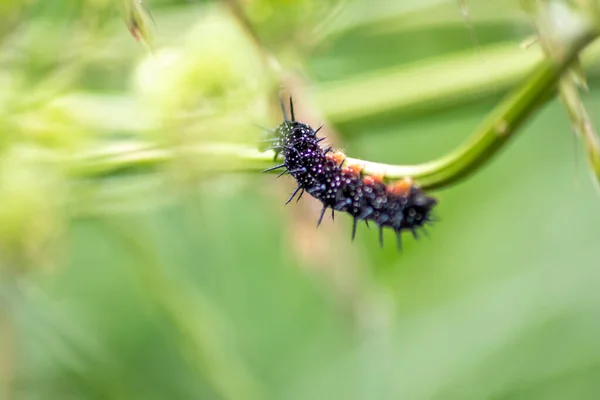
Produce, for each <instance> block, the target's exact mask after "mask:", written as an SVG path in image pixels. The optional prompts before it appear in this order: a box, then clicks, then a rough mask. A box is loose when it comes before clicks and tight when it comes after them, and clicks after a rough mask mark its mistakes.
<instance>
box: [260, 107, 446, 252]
mask: <svg viewBox="0 0 600 400" xmlns="http://www.w3.org/2000/svg"><path fill="white" fill-rule="evenodd" d="M281 109H282V112H283V118H284V122H283V123H281V125H279V126H278V127H277V129H275V131H273V132H272V134H273V136H274V137H272V138H270V139H268V140H267V141H268V142H272V144H271V146H270V147H268V148H266V149H265V150H267V149H272V150H274V151H275V158H274V160H275V159H277V156H278V155H279V154H282V155H283V158H284V162H283V163H282V164H279V165H276V166H274V167H272V168H268V169H266V170H265V171H264V172H267V171H273V170H277V169H280V168H284V170H283V172H281V173H280V174H279V176H281V175H284V174H290V175H291V176H292V177H294V179H296V182H297V183H298V187H297V188H296V190H294V192H293V193H292V195H291V196H290V198H289V199H288V201H287V202H286V203H285V204H288V203H289V202H290V201H292V199H293V198H294V197H295V196H296V195H297V194H298V193H299V195H298V200H300V197H302V195H303V194H304V192H308V194H310V195H311V196H313V197H314V198H316V199H318V200H320V201H321V202H322V203H323V210H322V211H321V215H320V216H319V221H318V223H317V226H319V225H320V224H321V221H322V220H323V216H324V215H325V211H326V210H327V209H328V208H331V217H332V218H334V214H335V211H344V212H347V213H349V214H350V215H352V216H353V217H354V222H353V225H352V239H354V237H355V236H356V226H357V224H358V221H362V220H364V221H365V222H366V223H367V225H368V223H369V221H373V222H374V223H376V224H377V225H378V226H379V242H380V244H381V246H383V228H384V227H390V228H391V229H393V230H394V232H396V236H397V239H398V248H399V249H401V247H402V232H404V231H410V232H411V233H412V234H413V236H414V237H415V238H417V237H418V234H417V232H418V230H419V229H423V228H424V225H426V224H429V223H431V222H432V220H433V219H432V216H431V210H432V209H433V207H434V206H435V205H436V204H437V200H436V199H434V198H432V197H429V196H427V195H426V194H425V193H423V191H421V190H420V189H419V188H417V187H416V186H415V185H414V184H413V183H412V180H410V179H402V180H400V181H397V182H394V183H391V184H388V185H386V184H385V183H384V182H383V177H379V176H373V175H364V174H363V172H362V168H360V166H358V165H350V166H346V167H343V164H344V162H345V155H344V154H343V153H340V152H334V151H333V149H332V148H331V147H328V148H325V149H323V148H321V146H320V143H321V142H322V141H323V140H325V138H323V137H322V138H319V137H318V136H317V133H318V132H319V130H320V129H321V128H318V129H317V130H314V129H313V128H311V127H310V126H309V125H307V124H303V123H300V122H297V121H296V119H295V116H294V106H293V103H292V99H291V98H290V115H291V118H288V116H287V113H286V111H285V107H284V106H283V103H282V104H281Z"/></svg>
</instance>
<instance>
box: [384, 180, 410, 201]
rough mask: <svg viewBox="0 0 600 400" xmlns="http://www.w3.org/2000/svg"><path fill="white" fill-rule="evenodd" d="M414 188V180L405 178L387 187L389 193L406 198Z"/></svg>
mask: <svg viewBox="0 0 600 400" xmlns="http://www.w3.org/2000/svg"><path fill="white" fill-rule="evenodd" d="M413 186H414V181H413V180H412V178H403V179H400V180H399V181H397V182H394V183H392V184H391V185H389V186H388V187H387V190H388V192H389V193H392V194H395V195H398V196H403V197H406V196H408V195H409V194H410V190H411V189H412V187H413Z"/></svg>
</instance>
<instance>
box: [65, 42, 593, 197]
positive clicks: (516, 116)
mask: <svg viewBox="0 0 600 400" xmlns="http://www.w3.org/2000/svg"><path fill="white" fill-rule="evenodd" d="M592 39H593V36H592V35H590V36H585V37H584V38H582V40H580V41H579V42H578V43H577V46H574V47H573V49H572V51H571V52H570V53H569V54H567V55H566V56H565V57H564V58H563V59H562V60H561V61H559V62H553V61H550V60H542V61H540V62H539V63H538V66H537V67H536V68H535V69H534V71H533V72H532V73H531V75H530V76H529V78H527V79H526V80H525V82H524V83H523V84H522V85H521V86H519V87H518V88H517V89H516V90H515V91H514V92H513V93H511V94H509V95H508V96H507V98H506V99H505V100H504V101H502V102H501V103H500V105H499V106H498V107H497V108H496V109H495V110H494V111H492V113H491V114H490V115H489V116H488V118H486V120H485V121H484V122H483V123H482V125H481V126H480V127H479V128H478V129H477V130H476V132H475V134H474V135H473V137H472V138H470V139H469V140H468V141H467V142H466V143H465V144H464V145H462V146H460V147H459V148H458V149H457V150H455V151H454V152H452V153H450V154H449V155H447V156H444V157H442V158H440V159H437V160H434V161H431V162H427V163H424V164H417V165H389V164H381V163H375V162H370V161H365V160H359V159H353V158H348V159H347V160H346V163H347V164H360V165H362V166H363V167H364V171H365V173H367V174H380V175H384V176H385V177H386V178H387V179H399V178H404V177H412V178H413V179H415V180H416V181H417V182H418V183H419V184H420V185H421V186H422V187H423V188H428V189H439V188H443V187H446V186H449V185H451V184H453V183H455V182H457V181H459V180H461V179H464V178H465V177H467V176H469V175H470V174H472V173H474V172H475V171H476V170H478V169H479V168H480V167H481V166H482V165H484V164H485V163H486V162H487V161H489V159H490V158H491V156H493V155H494V154H496V153H497V152H498V151H499V150H500V149H501V148H502V147H503V145H504V144H505V143H506V142H507V141H508V140H509V139H510V138H512V137H513V136H514V134H515V133H516V132H517V130H518V128H520V127H521V126H522V125H523V123H524V122H525V121H526V120H527V119H528V118H530V117H531V116H532V115H533V114H534V112H535V111H537V110H538V109H539V108H540V107H541V106H542V105H543V104H544V103H545V102H546V101H547V100H548V99H549V98H550V96H551V95H552V93H553V92H554V90H555V87H556V84H557V82H558V80H559V78H560V76H561V74H562V73H563V71H564V70H565V68H567V67H568V66H569V65H570V63H571V61H572V60H573V58H574V57H575V56H576V55H577V54H578V52H579V51H580V50H581V49H582V48H584V47H585V46H586V45H587V44H589V43H590V42H591V40H592ZM181 151H185V152H190V153H192V154H193V155H194V156H195V157H196V159H198V160H199V163H200V167H201V168H202V169H203V170H205V171H206V172H209V173H214V172H252V171H257V170H261V169H264V168H267V167H269V166H271V165H273V153H272V152H270V151H269V152H265V153H261V152H259V151H258V150H256V149H253V148H250V147H247V146H241V145H233V144H223V143H208V144H203V145H201V146H197V147H193V148H185V149H181V150H178V149H164V148H159V147H157V146H154V145H152V144H149V143H141V142H128V143H118V144H115V145H111V146H109V147H106V148H105V149H103V150H102V151H97V152H94V153H88V154H83V155H80V156H78V157H77V159H74V160H70V161H71V162H70V165H71V169H70V170H71V172H72V173H73V174H74V175H76V176H79V177H84V178H98V177H106V176H111V175H115V174H119V173H123V172H126V171H129V170H139V169H148V168H153V167H158V166H160V165H161V164H164V163H167V162H170V161H173V160H174V159H175V157H176V156H177V155H178V154H181V153H180V152H181Z"/></svg>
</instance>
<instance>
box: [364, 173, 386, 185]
mask: <svg viewBox="0 0 600 400" xmlns="http://www.w3.org/2000/svg"><path fill="white" fill-rule="evenodd" d="M363 182H364V183H365V184H366V185H374V184H376V183H383V175H379V174H376V175H367V176H365V177H364V178H363Z"/></svg>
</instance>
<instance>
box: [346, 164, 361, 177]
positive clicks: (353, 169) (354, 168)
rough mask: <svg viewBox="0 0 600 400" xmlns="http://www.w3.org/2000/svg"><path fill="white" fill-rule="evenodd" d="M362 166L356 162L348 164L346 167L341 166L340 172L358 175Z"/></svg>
mask: <svg viewBox="0 0 600 400" xmlns="http://www.w3.org/2000/svg"><path fill="white" fill-rule="evenodd" d="M362 170H363V168H362V167H361V166H360V165H358V164H352V165H348V166H347V167H344V168H342V173H344V174H348V175H352V176H360V174H361V173H362Z"/></svg>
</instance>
